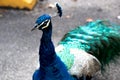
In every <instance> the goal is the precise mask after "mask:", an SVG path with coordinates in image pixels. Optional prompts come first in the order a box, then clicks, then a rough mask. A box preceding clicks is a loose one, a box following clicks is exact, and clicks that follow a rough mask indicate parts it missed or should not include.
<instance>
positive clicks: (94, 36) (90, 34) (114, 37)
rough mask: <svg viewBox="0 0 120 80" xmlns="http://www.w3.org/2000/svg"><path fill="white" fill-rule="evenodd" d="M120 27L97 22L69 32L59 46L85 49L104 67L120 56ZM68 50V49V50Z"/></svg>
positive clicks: (107, 22)
mask: <svg viewBox="0 0 120 80" xmlns="http://www.w3.org/2000/svg"><path fill="white" fill-rule="evenodd" d="M119 31H120V26H117V25H114V24H112V23H111V22H109V21H102V20H97V21H95V22H89V23H86V24H85V25H83V26H79V27H77V28H75V29H74V30H71V31H70V32H68V33H67V34H66V35H65V36H64V37H63V39H62V40H61V42H60V43H59V44H62V45H68V46H69V49H70V48H79V49H83V50H85V51H87V52H89V53H90V54H92V55H94V56H95V57H96V58H98V60H99V61H100V62H101V64H102V69H104V66H106V65H108V64H109V63H110V61H114V60H116V59H117V57H119V56H120V33H119ZM67 49H68V48H67Z"/></svg>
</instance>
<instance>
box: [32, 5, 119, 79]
mask: <svg viewBox="0 0 120 80" xmlns="http://www.w3.org/2000/svg"><path fill="white" fill-rule="evenodd" d="M56 7H57V10H58V15H59V16H60V17H61V16H62V9H61V7H60V5H58V4H56ZM51 18H52V16H50V15H48V14H43V15H42V16H40V17H39V18H38V19H37V20H36V22H35V23H36V24H35V26H34V28H33V29H32V31H33V30H36V29H38V30H41V31H42V32H43V34H42V37H41V40H40V47H39V64H40V66H39V68H38V69H37V70H36V71H35V72H34V74H33V80H91V78H92V77H93V76H94V74H96V73H97V72H98V71H100V70H102V71H104V70H105V66H107V65H109V63H110V62H111V61H115V60H116V59H117V57H119V56H120V35H119V30H118V28H119V27H120V26H117V25H115V26H113V24H111V23H110V22H109V21H106V20H97V21H90V22H87V23H86V24H85V25H83V26H78V27H77V28H75V29H73V30H71V31H69V32H68V33H67V34H65V35H64V37H63V38H62V39H61V41H60V42H59V44H58V46H57V47H56V48H55V47H54V44H53V42H52V39H51V37H52V22H51ZM119 29H120V28H119Z"/></svg>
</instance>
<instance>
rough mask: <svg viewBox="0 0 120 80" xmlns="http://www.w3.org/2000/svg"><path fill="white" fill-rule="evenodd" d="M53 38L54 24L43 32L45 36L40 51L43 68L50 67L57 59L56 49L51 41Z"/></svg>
mask: <svg viewBox="0 0 120 80" xmlns="http://www.w3.org/2000/svg"><path fill="white" fill-rule="evenodd" d="M51 37H52V24H51V22H50V25H49V26H48V28H47V29H45V30H43V35H42V38H41V45H40V50H39V55H40V59H39V60H40V65H41V66H48V65H50V64H51V63H53V61H54V59H55V55H56V53H55V49H54V45H53V42H52V40H51Z"/></svg>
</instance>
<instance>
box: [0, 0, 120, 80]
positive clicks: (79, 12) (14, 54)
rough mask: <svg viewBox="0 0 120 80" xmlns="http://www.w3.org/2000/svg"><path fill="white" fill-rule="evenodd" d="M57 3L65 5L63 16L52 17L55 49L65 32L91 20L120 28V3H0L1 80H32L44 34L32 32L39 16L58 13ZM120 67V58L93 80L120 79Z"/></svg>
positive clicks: (30, 0) (46, 0)
mask: <svg viewBox="0 0 120 80" xmlns="http://www.w3.org/2000/svg"><path fill="white" fill-rule="evenodd" d="M7 1H8V2H7ZM10 1H12V0H10ZM22 1H26V2H24V3H23V2H22ZM27 1H28V2H27ZM56 2H58V3H59V4H60V5H61V6H62V8H63V16H62V18H59V17H55V18H52V22H53V37H52V38H53V42H54V44H55V46H57V43H58V42H59V41H60V40H61V38H62V37H63V35H64V34H65V33H66V32H68V31H69V30H71V29H73V28H75V27H76V26H78V25H83V24H85V22H86V19H88V18H92V19H93V20H97V19H102V20H110V21H111V22H113V23H115V24H118V25H120V0H37V1H36V0H21V2H14V0H13V2H9V0H6V1H5V0H4V1H3V0H1V1H0V80H32V74H33V72H34V71H35V69H36V68H37V66H38V48H39V39H40V37H41V34H42V33H41V31H34V32H31V31H30V30H31V28H32V27H33V25H34V23H35V20H36V18H37V17H39V16H40V15H42V14H44V13H48V14H54V13H56V12H55V5H54V4H55V3H56ZM9 3H10V4H9ZM18 3H19V4H18ZM8 6H9V7H8ZM119 68H120V59H118V63H116V64H113V63H111V64H110V66H109V67H106V69H107V71H106V72H105V73H104V75H101V74H100V73H98V74H96V75H95V76H94V78H93V80H120V69H119Z"/></svg>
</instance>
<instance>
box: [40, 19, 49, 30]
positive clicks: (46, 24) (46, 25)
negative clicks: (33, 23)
mask: <svg viewBox="0 0 120 80" xmlns="http://www.w3.org/2000/svg"><path fill="white" fill-rule="evenodd" d="M46 22H47V23H46ZM49 23H50V20H46V21H45V22H43V23H41V24H42V25H44V24H45V26H43V27H42V29H45V28H47V27H48V25H49Z"/></svg>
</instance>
